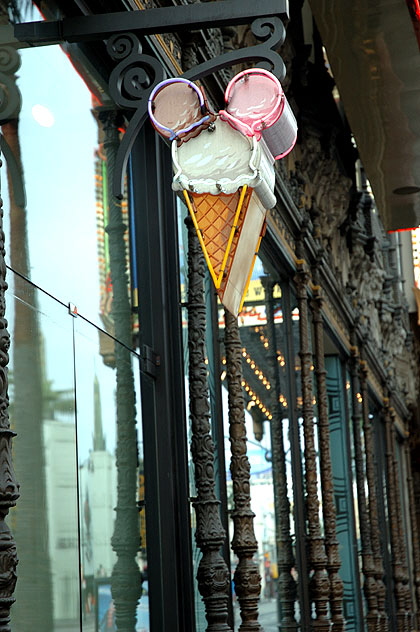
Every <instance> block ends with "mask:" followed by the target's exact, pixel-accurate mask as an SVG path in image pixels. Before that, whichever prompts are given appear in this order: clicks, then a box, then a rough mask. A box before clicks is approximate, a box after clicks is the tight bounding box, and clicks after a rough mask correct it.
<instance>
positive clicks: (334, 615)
mask: <svg viewBox="0 0 420 632" xmlns="http://www.w3.org/2000/svg"><path fill="white" fill-rule="evenodd" d="M313 322H314V345H315V376H316V384H317V395H318V397H317V399H318V437H319V452H320V465H321V493H322V511H323V516H324V532H325V548H326V551H327V571H328V576H329V579H330V608H331V622H332V624H333V625H332V629H333V630H334V632H342V630H344V629H345V622H344V617H343V582H342V580H341V577H340V575H339V574H338V571H339V569H340V566H341V560H340V554H339V543H338V540H337V520H336V508H335V502H334V483H333V472H332V464H331V451H330V425H329V418H328V400H327V382H326V375H327V372H326V370H325V363H324V323H323V318H322V295H321V288H320V286H319V285H317V286H316V287H315V288H314V300H313Z"/></svg>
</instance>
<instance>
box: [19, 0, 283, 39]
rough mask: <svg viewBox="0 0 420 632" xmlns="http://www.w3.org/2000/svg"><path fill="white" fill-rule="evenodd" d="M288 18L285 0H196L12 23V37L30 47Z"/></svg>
mask: <svg viewBox="0 0 420 632" xmlns="http://www.w3.org/2000/svg"><path fill="white" fill-rule="evenodd" d="M268 16H276V17H279V18H282V19H287V18H288V17H289V3H288V0H259V2H258V3H257V2H255V0H224V1H223V2H203V3H201V2H198V3H194V4H187V5H179V6H175V7H162V8H158V9H148V10H147V11H121V12H119V13H106V14H98V15H85V16H78V17H71V18H63V19H62V20H57V21H40V22H24V23H21V24H16V25H15V28H14V34H15V37H16V38H17V39H18V40H20V41H22V42H26V43H27V44H30V45H32V46H39V45H43V44H59V43H60V42H82V41H93V40H106V39H108V38H109V37H111V36H112V35H118V34H120V33H124V32H126V31H131V32H135V33H136V34H137V35H157V34H159V33H176V32H182V31H192V30H199V29H204V28H215V27H223V26H232V25H240V24H249V22H251V21H252V20H253V19H255V18H264V17H268Z"/></svg>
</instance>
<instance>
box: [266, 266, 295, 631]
mask: <svg viewBox="0 0 420 632" xmlns="http://www.w3.org/2000/svg"><path fill="white" fill-rule="evenodd" d="M261 280H262V283H263V286H264V295H265V305H266V310H267V329H268V336H269V345H270V346H269V356H268V360H269V365H268V374H269V378H270V382H271V384H273V385H275V388H273V389H272V390H271V393H272V394H271V414H272V416H273V418H272V420H271V422H270V423H271V447H272V463H273V486H274V509H275V517H276V545H277V566H278V572H279V579H278V591H279V595H278V596H279V600H280V608H279V610H280V612H281V629H282V630H285V631H287V632H292V631H294V630H296V629H297V626H298V624H297V622H296V618H295V602H296V597H297V585H296V580H295V579H294V577H293V575H292V569H293V568H294V566H295V557H294V554H293V544H292V537H291V534H290V503H289V498H288V495H287V474H286V454H285V450H284V440H283V417H282V412H281V408H280V402H279V393H280V392H281V390H280V379H279V374H278V360H277V348H278V347H277V343H276V330H275V326H274V305H273V283H272V282H271V281H270V279H269V278H268V277H263V278H262V279H261Z"/></svg>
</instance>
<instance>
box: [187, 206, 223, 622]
mask: <svg viewBox="0 0 420 632" xmlns="http://www.w3.org/2000/svg"><path fill="white" fill-rule="evenodd" d="M186 224H187V226H188V349H189V391H190V420H191V434H192V438H191V453H192V458H193V462H194V471H195V483H196V487H197V497H196V498H195V499H194V501H193V507H194V509H195V512H196V517H197V528H196V535H195V538H196V542H197V546H198V547H199V548H200V549H201V551H202V554H203V557H202V558H201V561H200V565H199V567H198V572H197V581H198V588H199V591H200V594H201V595H202V597H203V601H204V605H205V608H206V617H207V622H208V627H207V632H232V631H231V628H230V627H229V625H228V623H227V621H228V599H229V588H230V576H229V569H228V567H227V564H226V562H225V561H224V559H223V558H222V556H221V554H220V549H221V547H222V545H223V543H224V541H225V538H226V533H225V530H224V529H223V526H222V522H221V519H220V513H219V504H220V503H219V501H218V500H217V498H216V494H215V478H214V443H213V440H212V438H211V434H210V422H209V419H210V407H209V393H208V384H207V367H206V364H205V361H204V360H205V354H204V340H205V328H206V307H205V302H204V257H203V254H202V251H201V247H200V244H199V241H198V238H197V235H196V233H195V229H194V226H193V223H192V221H191V219H190V218H188V219H187V220H186Z"/></svg>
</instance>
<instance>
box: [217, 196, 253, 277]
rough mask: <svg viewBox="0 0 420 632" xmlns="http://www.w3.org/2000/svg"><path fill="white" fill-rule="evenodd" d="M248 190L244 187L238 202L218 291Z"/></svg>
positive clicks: (221, 269)
mask: <svg viewBox="0 0 420 632" xmlns="http://www.w3.org/2000/svg"><path fill="white" fill-rule="evenodd" d="M247 190H248V185H247V184H245V185H244V186H243V187H242V190H241V195H240V197H239V201H238V206H237V207H236V213H235V217H234V220H233V224H232V228H231V231H230V235H229V239H228V243H227V246H226V250H225V254H224V256H223V261H222V265H221V268H220V273H219V278H218V279H217V284H216V289H219V288H220V286H221V285H222V280H223V273H224V271H225V268H226V264H227V260H228V257H229V253H230V248H231V246H232V241H233V238H234V236H235V232H236V228H237V226H238V219H239V215H240V214H241V210H242V206H243V203H244V199H245V195H246V192H247Z"/></svg>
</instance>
